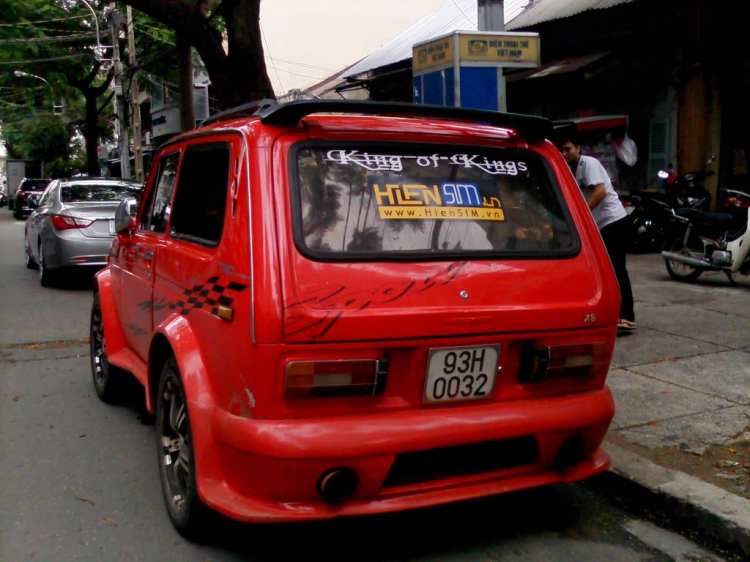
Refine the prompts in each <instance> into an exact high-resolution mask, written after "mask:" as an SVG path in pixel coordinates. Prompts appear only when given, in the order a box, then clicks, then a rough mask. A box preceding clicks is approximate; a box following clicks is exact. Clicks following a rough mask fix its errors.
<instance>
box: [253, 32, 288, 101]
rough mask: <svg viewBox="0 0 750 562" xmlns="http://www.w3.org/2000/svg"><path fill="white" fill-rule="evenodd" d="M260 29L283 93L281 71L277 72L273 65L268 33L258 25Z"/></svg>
mask: <svg viewBox="0 0 750 562" xmlns="http://www.w3.org/2000/svg"><path fill="white" fill-rule="evenodd" d="M258 27H260V33H261V35H262V36H263V42H264V43H265V44H266V52H268V57H269V58H270V59H271V68H273V69H274V70H275V71H276V79H277V80H278V81H279V86H281V91H282V92H283V91H284V84H282V82H281V77H280V76H279V71H278V70H276V65H275V64H274V63H273V58H272V57H271V47H269V46H268V39H266V32H265V31H263V26H262V25H260V24H258Z"/></svg>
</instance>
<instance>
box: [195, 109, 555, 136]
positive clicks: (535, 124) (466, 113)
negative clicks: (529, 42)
mask: <svg viewBox="0 0 750 562" xmlns="http://www.w3.org/2000/svg"><path fill="white" fill-rule="evenodd" d="M266 101H268V100H266ZM256 105H257V104H256ZM238 109H239V108H238ZM230 111H233V110H230ZM321 112H332V113H364V114H367V115H404V116H411V117H435V118H438V119H458V120H462V121H478V122H485V123H489V124H491V125H496V126H501V127H510V128H513V129H517V130H518V131H520V132H521V133H522V134H523V135H524V136H525V137H526V138H528V139H529V140H531V141H536V140H541V139H545V138H549V137H550V136H551V135H552V123H551V121H549V120H548V119H544V118H543V117H535V116H532V115H520V114H517V113H501V112H499V111H488V110H485V109H467V108H461V107H445V106H442V105H427V104H413V103H396V102H377V101H355V100H349V101H344V100H299V101H293V102H288V103H284V104H278V103H275V102H273V103H270V104H268V105H266V106H264V107H260V108H259V110H258V112H257V113H256V114H257V115H260V120H261V122H262V123H263V124H265V125H296V124H297V123H298V122H299V121H300V120H301V119H302V118H303V117H306V116H307V115H310V114H312V113H321ZM225 113H227V112H225ZM219 115H221V114H217V115H214V116H213V117H212V118H211V119H214V118H216V117H218V116H219ZM204 123H205V121H204Z"/></svg>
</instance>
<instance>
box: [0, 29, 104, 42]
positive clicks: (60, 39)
mask: <svg viewBox="0 0 750 562" xmlns="http://www.w3.org/2000/svg"><path fill="white" fill-rule="evenodd" d="M95 36H96V31H87V32H85V33H76V34H73V35H58V36H53V37H28V38H27V37H20V38H15V39H0V45H4V44H5V45H11V44H17V43H64V42H66V41H79V40H81V39H88V38H89V37H95Z"/></svg>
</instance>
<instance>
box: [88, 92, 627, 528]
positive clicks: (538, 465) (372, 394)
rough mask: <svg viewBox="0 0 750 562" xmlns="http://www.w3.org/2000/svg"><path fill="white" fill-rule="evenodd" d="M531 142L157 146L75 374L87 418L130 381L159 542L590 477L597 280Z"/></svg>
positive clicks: (337, 124) (412, 137)
mask: <svg viewBox="0 0 750 562" xmlns="http://www.w3.org/2000/svg"><path fill="white" fill-rule="evenodd" d="M324 112H325V113H330V112H334V113H337V114H336V115H330V114H327V115H322V114H321V113H324ZM550 133H551V124H550V123H549V122H548V121H547V120H545V119H541V118H537V117H526V116H517V115H510V114H502V113H497V112H492V111H479V110H469V109H456V108H445V107H436V106H426V105H412V104H396V103H375V102H353V101H333V100H322V101H299V102H292V103H287V104H283V105H277V104H275V103H273V102H267V103H264V104H260V105H258V106H244V107H241V108H238V109H237V110H234V111H228V112H225V113H223V114H218V115H217V116H214V117H212V118H210V119H209V120H208V122H207V123H206V125H205V126H203V127H201V128H200V129H198V130H196V131H193V132H190V133H187V134H184V135H181V136H179V137H176V138H175V139H172V140H171V141H170V142H169V143H167V144H166V145H164V146H162V147H161V148H160V149H159V151H158V153H157V154H156V156H155V161H154V164H153V168H152V171H151V173H150V176H149V180H148V182H147V185H146V187H145V190H144V195H143V197H142V200H141V202H140V206H139V208H138V212H137V214H136V216H135V218H133V217H131V215H130V212H129V210H128V209H127V207H126V205H127V203H123V204H121V207H120V208H119V209H118V211H117V218H116V221H115V229H116V231H117V233H118V235H117V239H116V240H115V241H114V242H113V244H112V248H111V251H110V256H109V265H108V266H107V267H106V268H104V269H103V270H102V271H100V272H98V273H97V275H96V283H95V288H94V300H93V308H92V314H91V367H92V374H93V383H94V388H95V389H96V392H97V394H98V395H99V397H100V398H101V399H102V400H104V401H114V400H117V399H118V397H119V392H121V390H120V387H119V386H118V385H119V384H121V383H122V381H123V377H124V376H125V372H126V371H129V372H130V373H132V374H133V375H134V376H135V379H137V380H138V381H139V382H140V383H141V384H142V385H143V386H144V387H145V400H146V408H147V409H148V411H150V412H152V413H154V414H155V416H156V433H157V453H158V458H159V466H160V469H159V471H160V476H161V480H162V491H163V494H164V499H165V503H166V507H167V512H168V514H169V517H170V519H171V521H172V523H173V525H174V526H175V527H176V528H177V530H178V531H179V532H181V533H182V534H184V535H185V536H188V537H191V536H194V534H195V533H197V532H199V531H200V529H201V521H202V519H203V518H204V517H205V516H206V514H207V513H209V510H216V511H219V512H221V513H223V514H225V515H227V516H229V517H232V518H235V519H238V520H241V521H247V522H267V521H299V520H309V519H326V518H332V517H339V516H344V515H358V514H372V513H380V512H387V511H395V510H404V509H410V508H417V507H425V506H430V505H436V504H442V503H446V502H452V501H458V500H464V499H468V498H476V497H480V496H487V495H491V494H498V493H502V492H507V491H510V490H518V489H522V488H529V487H533V486H540V485H545V484H549V483H553V482H571V481H576V480H580V479H583V478H587V477H590V476H592V475H594V474H597V473H599V472H602V471H603V470H605V469H606V468H607V467H608V466H609V457H608V456H607V454H606V453H605V452H604V451H603V450H602V449H601V447H600V446H601V443H602V440H603V438H604V435H605V433H606V431H607V428H608V426H609V424H610V422H611V420H612V417H613V414H614V402H613V399H612V394H611V393H610V391H609V389H608V387H607V386H606V384H605V378H606V375H607V371H608V368H609V362H610V358H611V354H612V350H613V346H614V341H615V333H616V325H617V320H618V315H619V292H618V286H617V280H616V278H615V276H614V273H613V271H612V267H611V265H610V261H609V259H608V257H607V253H606V250H605V248H604V245H603V243H602V241H601V237H600V236H599V233H598V230H597V228H596V225H595V224H594V222H593V220H592V218H591V213H590V212H589V210H588V208H587V206H586V204H585V201H584V200H583V198H582V197H581V195H580V191H579V189H578V187H577V186H576V184H575V181H574V179H573V177H572V176H571V174H570V171H569V170H568V167H567V165H566V163H565V161H564V160H563V159H562V157H561V155H560V153H559V151H558V150H557V149H556V148H555V146H554V145H553V144H552V143H551V142H549V141H548V140H545V139H546V138H548V137H549V135H550ZM101 423H106V420H101ZM144 468H145V467H144Z"/></svg>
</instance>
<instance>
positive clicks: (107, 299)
mask: <svg viewBox="0 0 750 562" xmlns="http://www.w3.org/2000/svg"><path fill="white" fill-rule="evenodd" d="M95 279H96V281H95V283H94V294H95V295H96V294H97V293H98V294H99V306H101V309H102V323H103V324H104V333H105V334H107V357H111V356H112V355H115V354H116V353H117V352H118V351H121V350H123V349H125V348H126V347H127V340H126V339H125V333H124V332H123V331H122V326H121V325H120V317H119V316H118V314H117V307H116V306H115V295H114V290H113V288H112V272H111V271H110V270H109V268H108V267H105V268H104V269H102V270H101V271H99V272H98V273H97V274H96V276H95ZM112 364H113V365H115V366H118V367H120V366H121V365H117V364H116V363H114V362H113V363H112Z"/></svg>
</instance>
